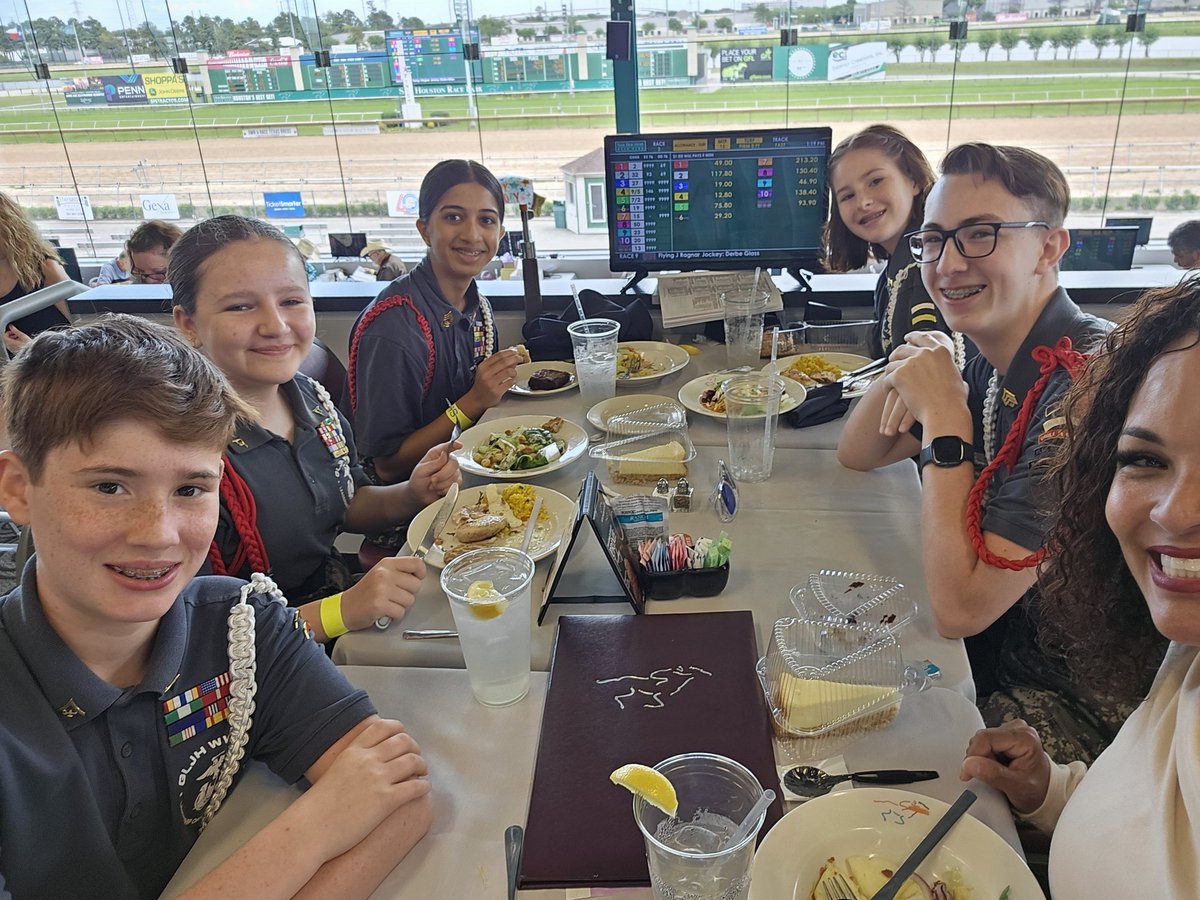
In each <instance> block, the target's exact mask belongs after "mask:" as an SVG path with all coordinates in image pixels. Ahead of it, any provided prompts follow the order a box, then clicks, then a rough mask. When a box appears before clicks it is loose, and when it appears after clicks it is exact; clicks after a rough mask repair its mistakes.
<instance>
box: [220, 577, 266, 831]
mask: <svg viewBox="0 0 1200 900" xmlns="http://www.w3.org/2000/svg"><path fill="white" fill-rule="evenodd" d="M252 593H256V594H269V595H270V596H271V598H272V599H274V600H277V601H279V602H280V603H284V604H286V603H287V601H286V600H284V598H283V594H282V593H280V590H279V588H278V587H276V585H275V582H274V581H272V580H271V579H270V578H268V577H267V576H266V575H264V574H262V573H261V572H255V573H254V574H253V575H251V576H250V581H249V582H247V583H246V584H244V585H242V592H241V596H240V597H239V598H238V602H237V603H235V604H234V605H233V606H232V607H231V608H230V610H229V701H228V706H227V707H226V708H227V710H228V712H229V716H228V721H229V741H228V743H227V744H226V746H225V758H224V759H222V760H221V771H220V774H219V775H218V776H217V779H216V781H215V782H214V785H213V793H212V797H210V798H209V801H208V804H207V805H206V806H205V807H204V816H203V818H202V819H201V820H200V829H201V830H202V831H203V830H204V829H205V828H207V827H208V823H209V822H211V821H212V818H213V816H215V815H216V814H217V810H218V809H220V808H221V803H222V802H223V801H224V800H225V795H226V794H227V793H229V788H230V786H231V785H232V784H233V777H234V776H235V775H236V774H237V771H238V768H239V767H240V766H241V762H242V757H243V756H244V755H245V753H246V744H248V743H249V741H250V724H251V721H252V719H253V716H254V695H255V694H256V693H257V692H258V682H257V681H256V679H255V674H256V671H257V668H258V664H257V659H256V657H255V652H254V608H253V607H252V606H250V604H249V603H248V602H247V600H248V599H249V597H250V594H252Z"/></svg>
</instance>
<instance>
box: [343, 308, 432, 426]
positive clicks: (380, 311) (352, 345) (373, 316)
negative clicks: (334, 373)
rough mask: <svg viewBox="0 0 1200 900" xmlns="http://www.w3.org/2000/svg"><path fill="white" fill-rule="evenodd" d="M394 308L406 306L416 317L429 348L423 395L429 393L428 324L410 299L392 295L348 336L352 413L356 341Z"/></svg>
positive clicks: (353, 406)
mask: <svg viewBox="0 0 1200 900" xmlns="http://www.w3.org/2000/svg"><path fill="white" fill-rule="evenodd" d="M396 306H407V307H409V308H410V309H411V310H412V311H413V312H414V313H416V316H417V326H418V327H419V328H420V329H421V334H422V335H424V336H425V345H426V346H427V347H428V348H429V362H428V365H426V367H425V387H424V389H423V392H424V393H429V387H430V385H432V384H433V364H434V355H433V332H432V331H431V330H430V328H429V322H428V320H426V318H425V316H423V315H422V314H421V311H420V310H419V309H417V307H416V306H414V305H413V302H412V298H411V297H407V296H403V295H399V294H393V295H392V296H391V297H388V298H387V299H385V300H384V301H383V302H382V303H376V304H375V306H374V307H373V308H371V309H369V310H367V314H366V315H365V316H363V317H362V321H360V322H359V323H358V327H357V328H355V329H354V333H353V334H352V335H350V366H349V369H350V371H349V372H348V373H347V375H348V376H349V379H350V409H351V411H352V412H354V411H357V410H358V388H357V387H356V386H355V380H356V379H355V377H354V376H355V371H356V370H357V369H358V340H359V338H361V337H362V336H363V332H365V331H366V330H367V327H368V326H369V325H370V324H371V323H372V322H374V321H375V320H376V319H377V318H379V317H380V316H381V315H383V314H384V313H385V312H387V311H388V310H389V309H392V308H393V307H396Z"/></svg>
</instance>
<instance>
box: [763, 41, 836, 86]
mask: <svg viewBox="0 0 1200 900" xmlns="http://www.w3.org/2000/svg"><path fill="white" fill-rule="evenodd" d="M776 49H777V52H776V54H775V65H774V69H773V70H772V71H773V72H774V75H775V80H776V81H826V80H828V79H829V78H831V77H832V76H830V75H829V66H828V63H829V47H828V45H826V44H800V45H798V46H795V47H778V48H776Z"/></svg>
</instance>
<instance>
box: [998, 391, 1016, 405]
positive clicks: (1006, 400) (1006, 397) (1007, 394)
mask: <svg viewBox="0 0 1200 900" xmlns="http://www.w3.org/2000/svg"><path fill="white" fill-rule="evenodd" d="M1000 400H1001V402H1002V403H1003V404H1004V405H1005V406H1007V407H1008V408H1009V409H1012V408H1013V407H1014V406H1016V405H1017V395H1016V394H1014V393H1013V392H1012V391H1010V390H1009V389H1008V388H1005V389H1004V393H1003V394H1001V395H1000Z"/></svg>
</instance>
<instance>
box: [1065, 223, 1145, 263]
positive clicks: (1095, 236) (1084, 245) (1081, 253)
mask: <svg viewBox="0 0 1200 900" xmlns="http://www.w3.org/2000/svg"><path fill="white" fill-rule="evenodd" d="M1070 232H1071V246H1070V247H1068V248H1067V252H1066V254H1064V256H1063V258H1062V260H1061V261H1060V262H1059V264H1058V267H1059V268H1060V269H1061V270H1062V271H1064V272H1080V271H1096V270H1106V271H1125V270H1127V269H1131V268H1133V250H1134V248H1135V247H1136V246H1137V235H1138V230H1137V227H1136V226H1125V227H1122V228H1072V229H1070Z"/></svg>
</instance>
